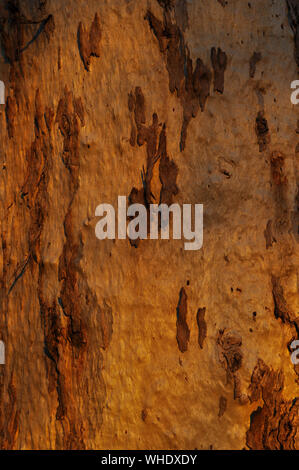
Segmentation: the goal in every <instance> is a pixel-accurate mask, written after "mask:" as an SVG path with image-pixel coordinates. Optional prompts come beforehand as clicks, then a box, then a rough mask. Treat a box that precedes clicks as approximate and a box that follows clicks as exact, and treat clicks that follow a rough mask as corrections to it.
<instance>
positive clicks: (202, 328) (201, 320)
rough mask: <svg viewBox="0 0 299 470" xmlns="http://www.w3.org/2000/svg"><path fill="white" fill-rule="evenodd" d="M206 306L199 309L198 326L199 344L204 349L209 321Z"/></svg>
mask: <svg viewBox="0 0 299 470" xmlns="http://www.w3.org/2000/svg"><path fill="white" fill-rule="evenodd" d="M205 313H206V308H205V307H204V308H199V309H198V311H197V316H196V320H197V326H198V344H199V346H200V348H201V349H203V344H204V341H205V339H206V336H207V323H206V321H205Z"/></svg>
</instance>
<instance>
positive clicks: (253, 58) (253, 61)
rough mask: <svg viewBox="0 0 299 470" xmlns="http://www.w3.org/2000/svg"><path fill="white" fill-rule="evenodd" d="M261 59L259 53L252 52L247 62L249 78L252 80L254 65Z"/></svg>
mask: <svg viewBox="0 0 299 470" xmlns="http://www.w3.org/2000/svg"><path fill="white" fill-rule="evenodd" d="M261 59H262V54H261V53H260V52H254V53H253V54H252V56H251V57H250V61H249V77H250V78H254V76H255V71H256V64H257V63H258V62H260V60H261Z"/></svg>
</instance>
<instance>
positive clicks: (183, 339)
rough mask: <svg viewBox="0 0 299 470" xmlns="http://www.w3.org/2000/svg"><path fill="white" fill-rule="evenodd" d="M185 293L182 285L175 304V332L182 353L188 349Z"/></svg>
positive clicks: (188, 332)
mask: <svg viewBox="0 0 299 470" xmlns="http://www.w3.org/2000/svg"><path fill="white" fill-rule="evenodd" d="M187 300H188V299H187V294H186V291H185V289H184V287H182V288H181V290H180V297H179V303H178V306H177V322H176V328H177V334H176V339H177V343H178V347H179V350H180V351H181V352H182V353H183V352H186V351H187V349H188V342H189V338H190V330H189V327H188V324H187Z"/></svg>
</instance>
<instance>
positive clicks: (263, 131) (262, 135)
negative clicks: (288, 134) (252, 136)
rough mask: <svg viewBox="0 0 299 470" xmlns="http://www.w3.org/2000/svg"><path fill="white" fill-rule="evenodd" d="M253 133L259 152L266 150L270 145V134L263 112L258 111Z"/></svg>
mask: <svg viewBox="0 0 299 470" xmlns="http://www.w3.org/2000/svg"><path fill="white" fill-rule="evenodd" d="M255 132H256V135H257V140H258V145H259V150H260V152H263V151H265V150H266V149H267V147H268V144H269V143H270V134H269V127H268V122H267V119H266V118H265V116H264V112H263V111H259V112H258V115H257V117H256V120H255Z"/></svg>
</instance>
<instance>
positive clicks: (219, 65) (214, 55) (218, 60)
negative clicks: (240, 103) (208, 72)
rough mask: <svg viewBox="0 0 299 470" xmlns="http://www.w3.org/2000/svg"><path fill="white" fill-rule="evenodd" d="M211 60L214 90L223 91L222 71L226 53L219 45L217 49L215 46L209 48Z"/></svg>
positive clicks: (224, 66)
mask: <svg viewBox="0 0 299 470" xmlns="http://www.w3.org/2000/svg"><path fill="white" fill-rule="evenodd" d="M211 62H212V66H213V69H214V91H218V93H221V94H222V93H223V91H224V72H225V70H226V67H227V55H226V53H225V52H223V51H222V50H221V49H220V47H218V49H217V51H216V48H215V47H212V49H211Z"/></svg>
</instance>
